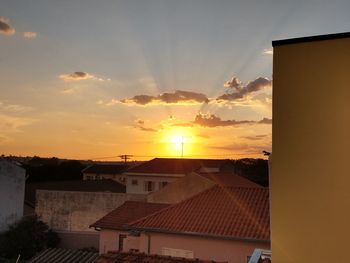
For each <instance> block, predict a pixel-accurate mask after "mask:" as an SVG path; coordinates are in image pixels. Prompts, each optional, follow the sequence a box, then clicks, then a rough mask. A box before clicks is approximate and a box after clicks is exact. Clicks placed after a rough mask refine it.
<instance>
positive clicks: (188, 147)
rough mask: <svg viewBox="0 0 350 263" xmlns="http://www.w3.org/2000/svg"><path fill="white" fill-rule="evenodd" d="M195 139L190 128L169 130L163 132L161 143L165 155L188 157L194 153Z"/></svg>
mask: <svg viewBox="0 0 350 263" xmlns="http://www.w3.org/2000/svg"><path fill="white" fill-rule="evenodd" d="M195 141H196V137H195V135H194V133H193V131H192V129H191V128H171V129H169V130H166V131H164V132H163V135H162V139H161V142H162V144H163V146H164V147H163V148H164V151H165V153H166V155H170V156H175V157H188V156H190V155H193V154H194V152H195Z"/></svg>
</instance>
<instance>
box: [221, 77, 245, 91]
mask: <svg viewBox="0 0 350 263" xmlns="http://www.w3.org/2000/svg"><path fill="white" fill-rule="evenodd" d="M241 85H242V83H241V81H240V80H239V79H238V78H236V77H233V78H232V79H231V80H229V81H226V82H225V84H224V87H225V88H235V89H238V88H239V87H240V86H241Z"/></svg>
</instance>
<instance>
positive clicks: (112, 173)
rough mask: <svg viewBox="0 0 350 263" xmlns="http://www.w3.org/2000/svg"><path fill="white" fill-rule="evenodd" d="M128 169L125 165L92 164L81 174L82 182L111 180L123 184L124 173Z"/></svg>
mask: <svg viewBox="0 0 350 263" xmlns="http://www.w3.org/2000/svg"><path fill="white" fill-rule="evenodd" d="M128 168H129V166H128V165H125V164H92V165H90V166H88V167H86V168H85V169H84V170H83V171H82V173H83V179H84V180H102V179H112V180H115V181H118V182H121V183H124V184H125V175H123V172H125V171H126V170H127V169H128Z"/></svg>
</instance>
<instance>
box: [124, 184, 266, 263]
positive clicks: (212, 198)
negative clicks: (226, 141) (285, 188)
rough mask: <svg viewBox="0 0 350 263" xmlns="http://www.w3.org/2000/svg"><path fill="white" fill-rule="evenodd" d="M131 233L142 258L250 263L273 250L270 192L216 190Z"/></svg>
mask: <svg viewBox="0 0 350 263" xmlns="http://www.w3.org/2000/svg"><path fill="white" fill-rule="evenodd" d="M127 227H128V228H129V230H130V231H132V233H139V235H140V237H139V247H138V249H139V251H140V252H145V253H148V254H158V255H168V256H178V257H185V258H194V257H196V258H201V259H206V260H216V261H228V262H229V263H242V262H247V261H248V259H249V258H250V256H251V255H252V253H253V251H254V249H255V248H261V249H269V248H270V221H269V190H268V189H266V188H245V187H238V188H235V187H221V186H214V187H213V188H210V189H209V190H206V191H204V192H202V193H200V194H198V195H196V196H194V197H191V198H189V199H187V200H185V201H183V202H180V203H178V204H175V205H171V206H169V207H167V208H164V209H162V210H160V211H158V212H156V213H154V214H151V215H149V216H146V217H144V218H142V219H139V220H136V221H134V222H131V223H129V224H128V226H127Z"/></svg>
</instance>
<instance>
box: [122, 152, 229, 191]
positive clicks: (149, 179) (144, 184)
mask: <svg viewBox="0 0 350 263" xmlns="http://www.w3.org/2000/svg"><path fill="white" fill-rule="evenodd" d="M229 165H230V161H229V160H211V159H185V158H183V159H177V158H155V159H153V160H150V161H148V162H145V163H143V164H141V165H138V166H136V167H133V168H131V169H129V170H128V171H126V172H125V173H124V174H125V175H126V191H127V193H140V194H148V193H151V192H155V191H159V190H161V189H162V188H163V187H165V186H166V185H168V184H170V183H172V182H175V181H176V180H178V179H179V178H182V177H184V176H185V175H186V174H188V173H190V172H194V171H200V172H213V171H214V172H216V171H220V169H221V167H224V166H225V167H226V166H229Z"/></svg>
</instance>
